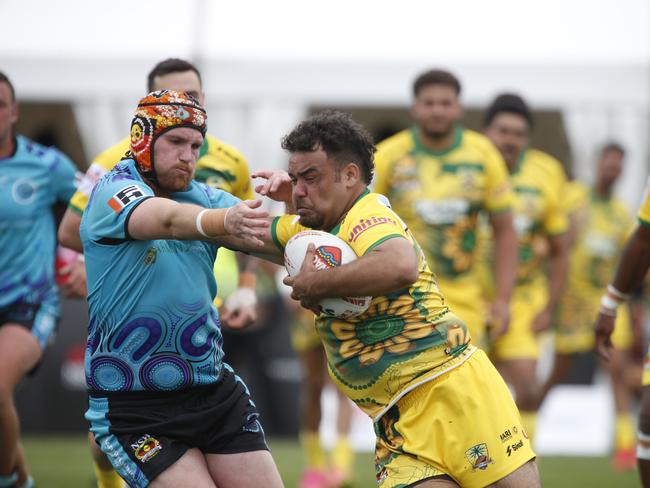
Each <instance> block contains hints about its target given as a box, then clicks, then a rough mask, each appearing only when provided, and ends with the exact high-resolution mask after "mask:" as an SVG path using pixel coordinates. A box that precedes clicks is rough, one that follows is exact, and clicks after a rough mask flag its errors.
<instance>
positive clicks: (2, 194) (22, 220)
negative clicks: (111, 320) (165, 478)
mask: <svg viewBox="0 0 650 488" xmlns="http://www.w3.org/2000/svg"><path fill="white" fill-rule="evenodd" d="M17 118H18V105H17V103H16V98H15V93H14V89H13V86H12V84H11V82H10V81H9V79H8V78H7V77H6V76H5V75H4V74H2V73H0V249H1V251H0V487H2V488H4V487H21V488H22V487H30V486H32V483H33V482H32V480H31V478H30V477H29V476H28V474H27V468H26V465H25V461H24V458H23V455H22V452H21V450H20V447H19V444H18V437H19V423H18V414H17V412H16V407H15V404H14V398H13V396H14V390H15V388H16V386H17V384H18V383H19V382H20V381H21V380H22V379H23V378H24V377H25V376H26V375H27V374H28V373H29V372H30V371H32V370H33V369H34V368H35V367H36V365H37V364H38V362H39V361H40V360H41V357H42V355H43V350H44V349H45V347H46V346H47V344H48V343H49V341H50V340H51V339H52V336H53V334H54V331H55V329H56V326H57V323H58V319H59V312H60V311H59V297H58V290H57V286H56V282H55V279H54V253H55V249H56V226H55V221H54V215H53V213H52V206H53V205H54V204H55V203H57V202H61V203H64V204H65V203H67V202H68V200H69V199H70V197H71V196H72V194H73V193H74V191H75V187H74V177H75V167H74V165H73V164H72V162H71V161H70V160H69V159H68V157H67V156H65V155H64V154H63V153H61V152H60V151H57V150H56V149H54V148H46V147H43V146H41V145H39V144H36V143H34V142H32V141H30V140H29V139H27V138H25V137H22V136H14V134H13V125H14V124H15V122H16V120H17Z"/></svg>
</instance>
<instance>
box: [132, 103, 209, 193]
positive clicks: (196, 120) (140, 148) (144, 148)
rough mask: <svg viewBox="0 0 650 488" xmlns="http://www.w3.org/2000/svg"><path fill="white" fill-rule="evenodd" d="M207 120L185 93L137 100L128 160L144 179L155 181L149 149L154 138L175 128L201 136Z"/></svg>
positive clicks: (200, 107)
mask: <svg viewBox="0 0 650 488" xmlns="http://www.w3.org/2000/svg"><path fill="white" fill-rule="evenodd" d="M207 119H208V116H207V114H206V113H205V109H204V108H203V107H202V106H201V104H200V103H199V102H197V101H196V99H195V98H193V97H192V96H190V95H188V94H187V93H184V92H178V91H173V90H159V91H155V92H151V93H149V94H148V95H147V96H146V97H144V98H142V99H141V100H140V102H139V103H138V108H137V109H136V110H135V115H134V117H133V120H132V121H131V157H132V158H133V159H134V160H135V162H136V163H137V165H138V167H139V168H140V171H142V172H143V173H144V174H145V176H148V177H152V178H153V179H154V180H155V170H154V165H153V146H154V143H155V142H156V139H158V137H160V136H161V135H162V134H164V133H165V132H167V131H169V130H171V129H175V128H177V127H188V128H191V129H196V130H198V131H199V132H200V133H201V134H202V135H203V136H205V132H206V129H207V125H206V123H207Z"/></svg>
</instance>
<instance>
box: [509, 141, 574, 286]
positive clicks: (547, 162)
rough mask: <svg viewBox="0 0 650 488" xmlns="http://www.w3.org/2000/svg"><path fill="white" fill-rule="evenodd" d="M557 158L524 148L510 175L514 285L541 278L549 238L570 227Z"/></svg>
mask: <svg viewBox="0 0 650 488" xmlns="http://www.w3.org/2000/svg"><path fill="white" fill-rule="evenodd" d="M558 166H559V168H560V170H561V169H562V166H561V165H560V163H559V161H557V160H556V159H554V158H553V157H551V156H549V155H548V154H546V153H544V152H542V151H538V150H536V149H527V150H526V151H524V152H523V153H522V155H521V157H520V159H519V162H518V164H517V167H516V168H514V170H513V171H512V173H511V175H510V181H511V185H512V189H513V192H514V195H515V197H514V206H513V222H514V227H515V232H516V233H517V241H518V244H519V264H518V266H517V285H522V284H526V283H531V282H533V281H536V280H540V279H541V280H544V274H545V270H544V267H543V263H544V260H545V258H546V256H547V255H548V238H549V237H553V236H557V235H560V234H564V233H565V232H567V230H568V229H569V220H568V216H567V212H566V210H565V208H564V207H563V205H562V201H561V199H562V198H563V192H564V190H565V187H566V177H565V176H564V172H563V171H562V170H561V171H559V172H558V171H557V167H558Z"/></svg>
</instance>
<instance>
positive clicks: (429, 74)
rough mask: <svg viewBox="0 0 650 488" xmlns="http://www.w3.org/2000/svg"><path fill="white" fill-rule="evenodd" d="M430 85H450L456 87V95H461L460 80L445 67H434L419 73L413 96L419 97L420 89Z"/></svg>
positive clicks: (414, 83)
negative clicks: (444, 68)
mask: <svg viewBox="0 0 650 488" xmlns="http://www.w3.org/2000/svg"><path fill="white" fill-rule="evenodd" d="M429 85H444V86H450V87H452V88H453V89H454V91H455V92H456V95H460V90H461V86H460V81H458V78H456V77H455V76H454V75H453V74H451V73H450V72H449V71H445V70H443V69H432V70H429V71H425V72H424V73H422V74H421V75H419V76H418V77H417V78H416V79H415V81H414V82H413V96H414V97H417V96H418V95H419V94H420V90H422V88H424V87H425V86H429Z"/></svg>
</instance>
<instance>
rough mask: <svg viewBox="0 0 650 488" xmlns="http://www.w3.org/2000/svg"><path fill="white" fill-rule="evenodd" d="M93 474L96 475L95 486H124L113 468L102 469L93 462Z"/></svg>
mask: <svg viewBox="0 0 650 488" xmlns="http://www.w3.org/2000/svg"><path fill="white" fill-rule="evenodd" d="M93 467H94V468H95V476H97V488H124V486H125V485H124V481H122V478H120V475H119V474H117V471H115V470H114V469H113V468H110V469H102V468H100V467H99V466H98V465H97V463H95V462H93Z"/></svg>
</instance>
